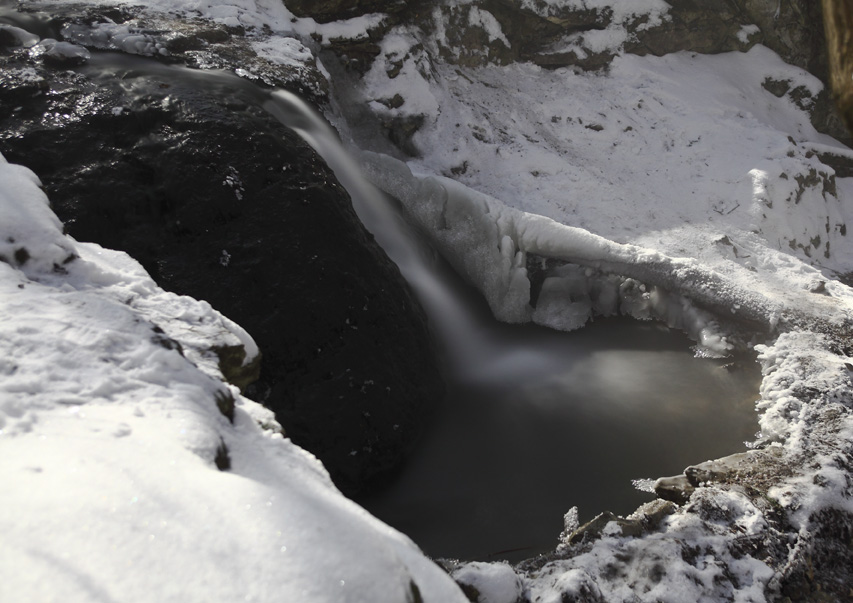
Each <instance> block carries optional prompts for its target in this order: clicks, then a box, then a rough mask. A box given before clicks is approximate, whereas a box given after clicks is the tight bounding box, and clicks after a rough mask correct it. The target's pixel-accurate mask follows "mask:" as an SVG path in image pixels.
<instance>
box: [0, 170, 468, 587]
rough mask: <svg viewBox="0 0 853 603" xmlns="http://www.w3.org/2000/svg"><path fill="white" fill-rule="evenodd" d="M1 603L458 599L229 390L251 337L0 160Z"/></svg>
mask: <svg viewBox="0 0 853 603" xmlns="http://www.w3.org/2000/svg"><path fill="white" fill-rule="evenodd" d="M0 259H1V260H2V261H0V478H2V482H3V486H4V495H3V514H2V517H0V531H2V533H3V538H2V540H0V599H2V600H3V601H25V600H27V601H35V600H39V601H47V600H58V599H63V600H69V601H85V600H92V599H104V600H107V599H108V600H122V601H151V600H174V599H182V600H190V601H229V602H230V601H236V600H247V601H249V600H251V601H281V600H290V601H306V602H310V601H324V602H325V601H339V600H346V601H365V602H367V601H370V602H374V601H393V602H395V603H397V602H399V601H407V600H409V601H418V600H423V601H441V602H444V601H464V600H465V598H464V596H463V595H462V594H461V592H459V590H458V588H457V587H456V586H455V584H454V583H453V582H452V580H451V579H450V578H449V577H448V576H447V575H446V574H445V573H444V572H442V571H441V570H440V569H439V568H437V567H436V566H434V565H433V564H432V563H431V562H430V561H428V560H427V559H426V558H425V557H424V556H423V555H422V554H421V553H420V552H419V551H418V549H417V548H416V547H415V546H414V545H413V544H412V543H411V542H410V541H409V540H408V539H407V538H406V537H404V536H403V535H401V534H399V533H397V532H396V531H394V530H392V529H391V528H388V527H387V526H384V525H383V524H381V523H380V522H379V521H378V520H376V519H374V518H373V517H371V516H370V515H368V514H367V513H366V512H365V511H363V510H362V509H360V508H359V507H358V506H356V505H355V504H354V503H352V502H350V501H348V500H346V499H345V498H344V497H343V496H342V495H341V494H340V493H339V492H338V491H337V490H336V489H335V487H334V486H333V485H332V484H331V482H330V480H329V478H328V475H327V473H326V471H325V470H324V469H323V467H322V466H321V464H320V463H319V462H318V461H317V460H316V459H315V458H314V457H313V456H312V455H310V454H308V453H306V452H305V451H303V450H301V449H300V448H298V447H296V446H294V445H293V444H291V443H290V442H289V441H288V440H287V439H284V438H283V436H282V434H281V433H280V427H279V426H278V425H277V423H276V422H275V420H274V417H273V416H272V414H271V413H270V412H269V411H267V410H266V409H264V408H262V407H261V406H260V405H258V404H256V403H254V402H252V401H250V400H248V399H246V398H243V397H242V396H241V395H240V392H239V390H237V388H235V387H233V386H231V385H228V384H227V383H225V382H223V380H222V375H221V373H220V372H219V369H218V363H217V357H216V354H215V352H214V348H215V347H217V346H222V345H227V346H244V348H246V351H247V352H248V358H247V362H250V361H252V359H253V356H256V355H257V349H256V348H254V347H253V345H254V344H253V343H252V341H251V338H250V337H249V336H248V335H247V334H246V333H245V332H244V331H243V330H242V329H240V328H239V327H237V326H236V325H235V324H234V323H233V322H231V321H229V320H227V319H225V318H224V317H222V316H221V315H220V314H218V313H217V312H216V311H215V310H213V309H212V308H211V307H210V306H209V304H206V303H205V302H199V301H196V300H193V299H190V298H187V297H181V296H177V295H174V294H171V293H168V292H165V291H163V290H161V289H160V288H159V287H157V286H156V284H155V283H154V282H153V281H152V280H151V279H150V278H149V277H148V275H147V274H146V273H145V272H144V271H143V270H142V268H141V267H140V266H139V264H137V263H136V262H135V261H133V260H132V259H130V258H129V257H128V256H127V255H125V254H123V253H119V252H114V251H110V250H106V249H103V248H101V247H99V246H97V245H93V244H85V243H78V242H76V241H74V240H73V239H71V238H69V237H66V236H64V235H63V234H62V225H61V224H60V223H59V221H58V220H57V218H56V216H55V215H54V214H53V213H52V212H51V211H50V209H49V207H48V203H47V199H46V197H45V195H44V193H43V192H42V191H41V190H40V189H39V187H38V179H37V178H36V177H35V176H34V175H33V174H32V173H31V172H30V171H29V170H27V169H25V168H22V167H20V166H15V165H10V164H8V163H6V162H5V160H4V159H0Z"/></svg>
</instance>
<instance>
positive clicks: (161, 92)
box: [0, 50, 442, 492]
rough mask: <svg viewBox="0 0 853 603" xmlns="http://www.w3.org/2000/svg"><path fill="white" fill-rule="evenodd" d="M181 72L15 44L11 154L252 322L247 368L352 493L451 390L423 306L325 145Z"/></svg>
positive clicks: (116, 239)
mask: <svg viewBox="0 0 853 603" xmlns="http://www.w3.org/2000/svg"><path fill="white" fill-rule="evenodd" d="M96 56H97V53H93V61H94V59H95V58H96ZM138 61H141V62H138V63H135V64H134V73H137V74H140V73H144V72H145V69H146V65H150V66H154V63H153V62H150V63H147V62H146V61H150V59H138ZM168 73H169V72H167V71H164V70H162V69H161V70H159V71H157V72H156V75H153V76H151V77H147V78H145V77H134V76H131V75H129V74H128V75H126V76H125V78H124V79H123V80H122V85H121V86H119V85H117V84H118V83H117V81H116V80H115V79H113V78H110V77H107V78H105V79H101V80H98V81H95V80H94V79H90V78H89V77H87V76H85V75H83V74H82V73H75V72H72V71H65V70H61V71H60V70H54V69H48V68H46V67H45V66H43V65H42V64H41V63H39V62H38V61H36V60H34V59H33V58H31V57H30V56H29V55H28V54H27V53H26V52H25V51H23V50H22V51H20V52H16V53H13V54H12V55H10V56H6V57H0V79H2V82H0V84H2V86H0V152H2V153H3V155H4V156H5V157H6V159H7V160H8V161H10V162H14V163H20V164H23V165H26V166H27V167H29V168H31V169H32V170H34V171H35V172H36V173H37V174H38V175H39V176H40V178H41V180H42V182H43V183H44V186H45V189H46V191H47V193H48V195H49V197H50V198H51V200H52V202H53V204H54V210H55V212H56V213H57V215H58V216H59V217H60V218H61V219H62V220H63V221H64V223H65V226H66V229H67V231H68V233H69V234H71V235H72V236H74V237H75V238H76V239H78V240H80V241H95V242H97V243H100V244H102V245H104V246H105V247H110V248H115V249H121V250H124V251H127V252H128V253H129V254H130V255H132V256H133V257H135V258H136V259H137V260H139V261H140V262H141V263H142V264H143V266H144V267H145V268H146V269H147V270H148V271H149V273H150V274H151V275H152V276H153V277H154V278H155V280H157V282H158V283H159V284H160V285H161V286H163V287H165V288H167V289H170V290H172V291H175V292H178V293H181V294H186V295H190V296H192V297H195V298H198V299H203V300H207V301H208V302H210V303H211V305H213V306H214V307H215V308H216V309H217V310H219V311H221V312H222V313H224V314H225V315H227V316H228V317H230V318H231V319H233V320H235V321H236V322H238V323H239V324H241V325H242V326H243V327H244V328H246V330H247V331H249V333H250V334H251V335H252V336H253V337H254V338H255V340H256V341H257V343H258V345H259V347H260V349H261V351H262V354H263V360H262V366H261V367H260V380H259V381H258V382H257V383H255V384H254V385H251V386H250V385H248V384H247V382H248V380H250V379H251V377H252V375H251V374H248V375H247V374H238V375H232V378H234V379H235V381H237V382H238V383H239V384H240V386H241V387H243V388H244V389H245V390H246V391H247V393H249V394H250V395H251V396H252V397H255V399H258V400H259V401H261V402H263V403H264V404H265V405H267V406H268V407H269V408H271V409H272V410H273V411H275V413H276V416H277V418H278V420H279V421H280V422H281V423H282V425H283V426H284V428H285V431H286V432H287V435H288V436H290V437H291V438H292V439H293V441H294V442H296V443H298V444H300V445H302V446H303V447H305V448H307V449H308V450H310V451H311V452H313V453H314V454H316V455H317V456H318V457H319V458H320V459H321V460H322V461H323V462H324V464H325V465H326V467H327V468H328V469H329V471H330V472H331V474H332V476H333V478H334V479H335V480H336V482H337V484H338V485H339V486H340V487H341V488H342V489H343V490H345V491H348V492H355V491H357V490H359V489H361V488H364V487H366V485H368V484H370V483H372V482H373V481H375V480H379V479H381V478H382V477H383V476H384V475H387V474H388V473H390V472H393V471H394V470H396V469H397V468H398V467H399V466H400V464H401V463H402V461H403V459H404V458H405V456H406V454H407V452H408V451H410V450H411V449H412V447H413V446H414V443H415V442H416V441H417V439H418V435H419V433H420V432H421V429H422V428H423V426H424V422H425V418H426V416H427V414H428V412H429V408H430V407H431V406H432V405H433V403H434V402H435V401H436V399H437V398H439V397H440V396H441V395H442V385H441V384H442V379H441V376H440V373H439V371H438V368H437V363H436V359H435V355H434V351H433V346H432V343H431V339H430V336H429V333H428V328H427V325H426V321H425V318H424V315H423V313H422V311H421V310H420V308H419V306H418V304H417V303H416V302H415V300H414V299H413V297H412V295H411V293H410V291H409V289H408V287H407V285H406V284H405V282H404V281H403V280H402V277H401V276H400V274H399V271H398V270H397V268H396V266H394V265H393V264H392V263H391V262H390V260H388V258H387V257H386V256H385V254H384V252H382V250H381V249H380V248H379V247H378V246H377V245H376V243H375V242H374V241H373V239H372V237H371V236H370V235H369V234H367V233H366V232H365V230H364V229H363V227H362V226H361V224H360V222H359V221H358V219H357V217H356V216H355V214H354V212H353V210H352V207H351V205H350V201H349V198H348V195H347V193H346V191H344V190H343V189H342V188H341V186H340V185H339V184H338V183H337V181H336V180H335V178H334V175H333V174H332V173H331V172H330V170H329V169H328V167H327V166H326V165H325V163H324V162H323V161H322V160H321V159H320V158H319V157H318V156H317V155H316V154H315V153H314V151H313V150H312V149H311V148H310V147H308V146H307V145H306V144H305V143H304V142H303V141H302V140H301V139H300V138H299V137H297V136H296V135H295V134H294V133H293V132H291V131H290V130H288V129H286V128H285V127H283V126H281V125H280V124H279V123H278V122H276V121H275V120H273V119H272V118H271V117H270V116H269V115H268V114H267V113H265V112H263V111H261V110H260V109H258V108H257V107H255V106H253V105H252V102H251V98H248V97H246V96H245V95H243V96H241V95H240V94H238V93H236V92H233V91H229V90H228V89H227V88H222V87H219V88H217V89H216V92H215V93H209V92H207V91H205V90H204V89H203V88H201V87H200V84H199V83H197V82H195V81H194V80H193V78H189V77H187V75H186V74H182V73H178V74H176V75H174V76H172V77H169V76H168ZM93 77H94V76H93ZM235 79H236V78H235ZM238 81H239V80H238ZM246 85H248V84H246ZM250 96H251V95H250ZM211 352H212V353H219V354H220V361H221V364H223V366H224V367H225V368H228V367H232V365H234V363H235V362H236V360H235V357H234V356H235V354H237V355H239V351H235V350H218V351H217V350H212V351H211ZM232 368H233V367H232ZM250 368H251V367H250ZM249 373H251V370H250V371H249Z"/></svg>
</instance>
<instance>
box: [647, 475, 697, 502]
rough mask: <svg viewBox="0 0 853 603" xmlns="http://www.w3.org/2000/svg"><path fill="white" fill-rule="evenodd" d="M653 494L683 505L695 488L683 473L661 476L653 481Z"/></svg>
mask: <svg viewBox="0 0 853 603" xmlns="http://www.w3.org/2000/svg"><path fill="white" fill-rule="evenodd" d="M654 488H655V494H657V495H658V497H659V498H662V499H664V500H668V501H671V502H674V503H675V504H677V505H683V504H685V503H686V502H687V501H689V500H690V496H691V495H692V494H693V491H694V490H695V489H696V488H695V487H694V486H693V484H691V483H690V480H688V479H687V477H686V476H684V475H674V476H672V477H662V478H660V479H658V480H657V481H656V482H655V486H654Z"/></svg>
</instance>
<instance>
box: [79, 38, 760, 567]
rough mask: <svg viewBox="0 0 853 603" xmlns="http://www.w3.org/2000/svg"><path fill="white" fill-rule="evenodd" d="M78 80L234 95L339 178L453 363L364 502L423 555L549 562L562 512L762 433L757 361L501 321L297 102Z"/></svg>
mask: <svg viewBox="0 0 853 603" xmlns="http://www.w3.org/2000/svg"><path fill="white" fill-rule="evenodd" d="M79 71H81V72H82V73H85V74H87V75H89V76H90V77H105V78H115V77H116V75H117V74H119V73H120V75H121V82H122V85H123V86H139V87H140V89H143V88H144V87H145V86H146V85H156V84H155V80H156V81H162V80H163V78H168V79H169V80H171V81H180V82H181V83H182V85H186V84H187V82H195V84H194V85H198V86H199V87H200V88H201V87H204V88H205V89H206V93H211V94H217V95H221V96H238V97H241V98H243V99H246V100H247V102H251V103H253V104H255V105H257V106H261V107H263V108H264V109H265V110H266V111H268V112H269V113H271V114H272V115H273V116H275V117H276V118H277V119H279V121H281V122H282V123H283V124H284V125H286V126H288V127H290V128H292V129H293V130H295V131H296V132H297V133H299V134H300V135H301V136H302V137H303V138H304V139H305V140H306V141H307V142H308V143H309V144H311V145H312V146H313V147H314V148H315V150H316V151H317V152H318V153H319V154H320V155H321V156H322V157H323V158H324V159H325V160H326V162H327V163H328V164H329V165H330V167H331V168H332V169H333V170H334V171H335V174H336V175H337V177H338V179H339V180H340V182H341V183H342V184H343V185H344V186H345V187H346V188H347V190H348V191H349V192H350V195H351V196H352V198H353V204H354V207H355V209H356V211H357V213H358V214H359V217H360V218H361V219H362V221H363V222H364V224H365V226H366V227H367V228H368V230H370V231H371V232H372V233H373V234H374V236H375V237H376V239H377V241H378V242H379V243H380V244H381V245H382V246H383V248H385V250H386V252H387V253H388V255H389V256H390V257H391V259H392V260H394V261H395V262H396V263H397V265H398V266H399V267H400V269H401V272H402V273H403V275H404V276H405V277H406V279H407V280H408V281H409V283H410V284H411V286H412V288H413V289H414V290H415V292H416V294H417V295H418V297H419V299H420V301H421V303H422V305H423V306H424V308H425V310H426V312H427V314H428V316H429V319H430V321H431V323H432V325H433V328H434V331H435V333H436V335H437V337H438V339H439V345H440V347H441V348H442V349H443V350H444V353H445V355H446V364H447V366H448V380H449V388H448V395H447V398H446V399H445V400H444V401H443V402H441V403H440V404H439V410H438V413H437V415H438V416H437V418H436V419H435V422H434V424H433V425H432V427H431V429H430V430H429V431H428V433H427V435H426V436H425V438H424V439H423V441H422V442H421V445H420V446H419V448H418V450H417V451H416V453H415V455H414V457H413V458H412V459H411V461H410V463H409V464H408V466H407V467H406V468H405V469H404V470H403V471H402V472H401V474H400V475H399V477H398V478H397V479H396V481H394V482H393V483H391V484H390V485H389V486H388V487H387V488H386V489H385V490H384V491H382V492H379V493H376V494H374V495H372V496H370V497H366V498H363V499H360V500H358V501H357V502H359V503H360V504H362V505H363V506H364V507H365V508H367V509H368V511H370V512H371V513H373V514H375V515H376V516H377V517H379V518H380V519H382V520H383V521H385V522H387V523H389V524H390V525H392V526H394V527H396V528H398V529H400V530H401V531H403V532H404V533H406V534H408V535H409V536H410V537H411V538H412V539H413V540H414V541H415V542H416V543H418V544H419V545H420V546H421V547H422V548H423V550H424V551H425V552H426V553H427V554H428V555H431V556H435V557H453V558H461V559H479V560H491V559H507V560H520V559H524V558H528V557H532V556H534V555H536V554H539V553H544V552H547V551H549V550H552V549H553V548H554V546H555V545H556V544H557V538H558V535H559V533H560V531H561V530H562V528H563V515H564V514H565V513H566V512H567V511H568V510H569V509H570V508H571V507H573V506H577V507H578V509H579V515H580V520H581V522H583V521H586V520H589V519H591V518H592V517H593V516H594V515H596V514H597V513H599V512H601V511H604V510H610V511H613V512H616V513H619V514H628V513H630V512H631V511H632V510H633V509H635V508H636V507H637V506H638V505H639V504H642V503H643V502H645V501H648V500H652V498H653V496H654V495H653V494H650V493H649V492H647V491H645V492H644V491H640V490H638V489H636V488H635V487H634V485H633V484H632V480H635V479H642V478H656V477H660V476H663V475H671V474H676V473H680V472H681V471H682V470H683V469H684V467H685V466H687V465H689V464H694V463H697V462H701V461H704V460H706V459H709V458H714V457H719V456H723V455H726V454H731V453H733V452H737V451H740V450H743V449H744V444H743V442H744V441H745V440H750V439H752V438H753V435H754V433H755V432H756V431H757V422H756V417H755V411H754V405H753V402H754V400H755V399H756V398H757V389H758V384H759V381H760V374H759V371H758V367H757V365H756V363H755V362H754V361H752V359H750V358H736V359H734V361H732V359H726V360H711V359H707V358H701V359H700V358H696V357H694V354H693V351H692V350H691V345H692V342H691V341H690V340H688V339H687V337H686V336H684V335H683V334H681V333H678V332H674V331H671V330H669V329H667V328H666V327H664V326H661V325H658V324H656V323H651V322H639V321H634V320H629V319H622V318H619V319H614V318H611V319H606V320H598V321H596V322H595V323H593V324H591V325H589V326H587V327H585V328H583V329H581V330H579V331H575V332H571V333H562V332H556V331H549V330H547V329H544V328H541V327H536V326H532V325H524V326H519V325H506V324H502V323H499V322H497V321H496V320H494V319H493V318H492V317H491V314H490V312H489V310H488V307H487V306H486V304H485V302H484V301H483V300H482V299H481V297H480V296H479V295H478V294H476V293H475V292H474V291H473V289H472V288H471V287H469V286H468V285H467V284H466V283H464V282H463V281H462V280H461V279H460V278H459V277H458V276H456V275H455V274H454V273H453V272H452V270H450V268H449V267H448V266H447V265H446V264H445V263H444V262H443V261H442V260H441V259H440V258H438V257H436V254H435V253H434V252H433V251H432V250H431V249H430V248H429V247H428V245H426V244H425V243H424V241H423V239H422V237H421V236H420V235H419V234H418V233H416V232H415V231H414V230H413V229H412V228H411V227H410V226H409V225H408V223H407V222H406V220H405V219H404V218H403V217H402V216H401V215H400V212H399V210H398V209H397V208H396V206H395V203H394V201H393V200H392V199H389V198H388V197H386V196H385V195H384V194H383V193H381V192H379V191H378V190H376V189H375V188H373V187H372V186H371V185H370V184H368V183H367V182H366V181H365V180H364V179H363V178H362V177H361V175H360V172H359V170H358V168H357V165H356V162H355V161H354V160H353V159H352V158H351V157H350V156H349V154H348V153H347V152H346V151H345V150H344V149H343V148H342V147H341V145H340V143H339V142H338V139H337V136H336V135H335V133H334V132H333V131H332V129H331V128H330V127H329V126H328V124H327V123H326V122H325V120H323V118H321V117H320V116H319V115H317V114H316V113H315V112H314V111H313V110H312V109H311V108H310V107H308V106H307V105H306V104H305V103H304V102H303V101H301V100H300V99H299V98H298V97H296V96H295V95H293V94H291V93H288V92H284V91H280V90H279V91H274V92H268V91H264V90H261V89H260V88H257V87H256V86H255V85H254V84H252V83H250V82H247V81H246V80H243V79H241V78H239V77H237V76H235V75H233V74H227V73H223V72H200V71H196V70H189V69H187V68H182V67H174V66H165V65H162V64H160V63H157V62H156V61H153V60H150V59H140V58H136V57H127V56H126V55H117V54H115V53H93V56H92V59H91V61H90V62H89V63H88V64H87V65H85V66H83V67H81V68H79ZM146 82H147V83H146ZM436 402H437V404H438V402H439V401H436Z"/></svg>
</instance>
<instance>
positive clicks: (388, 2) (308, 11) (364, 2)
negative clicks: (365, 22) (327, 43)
mask: <svg viewBox="0 0 853 603" xmlns="http://www.w3.org/2000/svg"><path fill="white" fill-rule="evenodd" d="M287 8H288V9H289V10H290V11H292V12H293V14H295V15H296V16H298V17H311V18H313V19H315V20H316V21H318V22H320V23H326V22H329V21H340V20H343V19H350V18H352V17H358V16H360V15H365V14H368V13H395V12H400V11H402V10H404V9H405V8H406V2H405V0H288V2H287Z"/></svg>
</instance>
